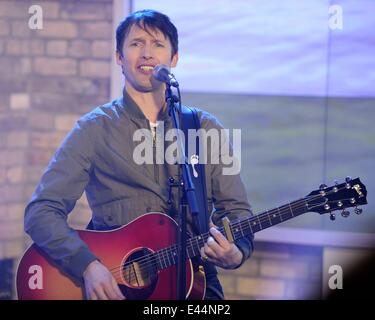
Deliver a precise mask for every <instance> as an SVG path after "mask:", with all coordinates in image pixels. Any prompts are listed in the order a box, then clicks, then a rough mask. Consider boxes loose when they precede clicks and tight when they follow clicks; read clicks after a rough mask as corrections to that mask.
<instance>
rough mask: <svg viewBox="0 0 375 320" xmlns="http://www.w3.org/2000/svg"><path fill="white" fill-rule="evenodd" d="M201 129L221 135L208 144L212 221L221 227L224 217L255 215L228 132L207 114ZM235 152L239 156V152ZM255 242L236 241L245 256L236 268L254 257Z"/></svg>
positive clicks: (230, 218)
mask: <svg viewBox="0 0 375 320" xmlns="http://www.w3.org/2000/svg"><path fill="white" fill-rule="evenodd" d="M201 125H202V128H205V129H206V130H208V132H209V130H211V129H214V130H216V131H217V132H218V136H216V138H215V134H213V135H210V134H209V135H210V137H211V145H209V144H208V148H207V151H208V152H207V155H208V158H207V163H208V164H209V166H208V168H210V169H211V170H210V172H211V183H210V184H211V189H212V201H213V205H214V211H213V213H212V216H211V219H212V222H213V223H214V224H215V225H217V226H220V227H221V226H222V221H221V219H222V218H223V217H225V216H226V217H228V219H229V220H231V221H233V220H237V219H240V218H244V217H248V216H250V215H253V213H252V211H251V206H250V204H249V201H248V199H247V193H246V189H245V186H244V184H243V182H242V179H241V176H240V169H241V163H240V161H241V159H238V158H237V157H236V154H235V153H233V146H232V143H230V141H229V137H228V135H227V134H228V132H226V131H225V130H223V129H224V127H223V125H222V124H221V123H220V122H219V121H218V120H217V119H216V118H215V117H213V116H212V115H210V114H208V113H206V112H203V113H202V115H201ZM212 137H213V138H212ZM217 137H218V138H217ZM207 141H208V140H207ZM237 147H238V146H237ZM234 151H235V152H236V151H237V150H234ZM239 157H240V154H239ZM253 240H254V236H253V235H249V236H247V237H243V238H240V239H237V240H235V244H236V245H237V247H238V248H239V249H240V250H241V252H242V254H243V258H242V261H241V263H240V264H239V265H238V266H237V268H239V267H240V266H241V265H242V264H243V263H244V262H245V260H246V259H248V258H249V257H250V256H251V254H252V252H253V249H254V245H253Z"/></svg>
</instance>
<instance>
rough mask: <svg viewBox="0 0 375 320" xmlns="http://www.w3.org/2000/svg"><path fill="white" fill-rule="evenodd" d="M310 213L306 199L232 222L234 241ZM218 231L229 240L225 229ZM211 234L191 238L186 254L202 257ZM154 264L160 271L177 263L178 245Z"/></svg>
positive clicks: (159, 255)
mask: <svg viewBox="0 0 375 320" xmlns="http://www.w3.org/2000/svg"><path fill="white" fill-rule="evenodd" d="M308 211H309V208H308V203H307V200H306V199H305V198H303V199H300V200H296V201H293V202H290V203H288V204H285V205H283V206H281V207H277V208H275V209H272V210H267V211H264V212H262V213H259V214H257V215H253V216H249V217H246V218H244V219H241V220H236V221H232V222H231V223H230V229H231V232H232V236H233V239H234V241H236V240H238V239H241V238H243V237H246V236H250V235H252V234H254V233H256V232H258V231H261V230H264V229H267V228H269V227H272V226H275V225H277V224H279V223H282V222H284V221H286V220H289V219H292V218H294V217H297V216H299V215H301V214H303V213H306V212H308ZM218 230H219V231H220V232H221V233H222V234H223V235H224V237H226V238H227V236H226V233H225V231H224V228H223V227H221V228H218ZM210 235H211V234H210V233H209V232H207V233H203V234H201V235H199V236H195V237H193V238H189V239H188V240H187V245H186V253H187V256H188V257H189V258H193V257H195V256H198V255H200V248H201V247H203V246H204V244H205V242H206V241H207V239H208V237H209V236H210ZM153 259H154V262H155V264H156V266H157V268H158V269H159V270H161V269H165V268H168V267H170V266H172V265H174V264H176V263H177V245H176V244H175V245H173V246H170V247H167V248H164V249H162V250H159V251H157V252H155V253H154V254H153Z"/></svg>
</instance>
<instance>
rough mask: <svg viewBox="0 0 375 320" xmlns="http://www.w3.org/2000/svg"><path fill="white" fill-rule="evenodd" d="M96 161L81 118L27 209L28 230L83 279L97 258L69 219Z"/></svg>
mask: <svg viewBox="0 0 375 320" xmlns="http://www.w3.org/2000/svg"><path fill="white" fill-rule="evenodd" d="M92 161H93V143H92V142H91V140H90V136H89V134H88V132H87V131H86V129H85V128H84V126H83V122H81V121H78V122H77V124H76V125H75V127H74V128H73V129H72V130H71V132H70V133H69V134H68V135H67V137H66V138H65V140H64V141H63V143H62V145H61V146H60V147H59V149H58V150H57V151H56V153H55V154H54V156H53V158H52V160H51V161H50V163H49V165H48V167H47V169H46V171H45V172H44V174H43V176H42V178H41V180H40V182H39V184H38V186H37V188H36V191H35V192H34V194H33V196H32V198H31V201H30V202H29V204H28V205H27V207H26V209H25V231H26V233H28V234H29V235H30V237H31V238H32V240H33V241H34V242H35V243H36V244H37V245H38V246H39V247H40V248H41V249H42V250H43V251H44V252H45V253H47V255H49V256H50V257H51V258H52V259H53V260H54V261H55V262H56V263H57V264H58V265H59V266H60V267H61V268H62V269H63V271H65V272H66V273H68V274H69V275H70V276H71V277H73V278H74V279H75V280H76V281H78V282H80V283H82V281H83V278H82V275H83V272H84V270H85V269H86V267H87V266H88V264H89V263H90V262H92V261H94V260H96V259H97V257H96V256H95V255H93V253H91V252H90V250H89V248H88V247H87V245H86V244H85V243H84V242H83V241H82V240H81V238H80V237H79V235H78V233H77V232H76V231H75V230H73V229H72V228H70V227H69V226H68V223H67V217H68V214H69V213H70V212H71V211H72V210H73V208H74V206H75V203H76V201H77V200H78V199H79V198H80V197H81V195H82V193H83V191H84V189H85V187H86V185H87V183H88V181H89V174H90V168H91V166H92Z"/></svg>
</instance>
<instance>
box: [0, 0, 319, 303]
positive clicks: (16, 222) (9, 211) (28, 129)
mask: <svg viewBox="0 0 375 320" xmlns="http://www.w3.org/2000/svg"><path fill="white" fill-rule="evenodd" d="M32 4H34V1H20V0H17V1H0V195H1V196H0V270H1V271H2V272H1V275H0V277H1V279H0V299H5V298H10V297H11V296H12V295H13V297H14V292H13V293H12V292H11V287H12V286H11V283H12V270H14V269H15V267H16V263H17V259H18V258H19V257H20V255H21V254H22V253H23V251H24V248H25V247H26V245H27V244H28V243H29V239H28V238H27V237H26V236H25V235H24V232H23V213H24V207H25V205H26V203H27V201H28V200H29V199H30V196H31V194H32V192H33V191H34V189H35V186H36V184H37V182H38V180H39V179H40V176H41V174H42V172H43V170H44V169H45V167H46V165H47V164H48V161H49V160H50V158H51V156H52V154H53V153H54V151H55V150H56V148H57V147H58V145H59V144H60V143H61V141H62V139H63V137H64V136H65V135H66V133H67V132H68V131H69V130H70V129H71V127H72V125H73V124H74V122H75V121H76V120H77V118H78V117H79V116H81V115H82V114H84V113H86V112H88V111H89V110H91V109H92V108H93V107H94V106H96V105H99V104H101V103H103V102H106V101H108V100H109V96H110V60H111V55H112V53H113V45H112V42H111V39H113V34H112V6H113V4H112V0H95V1H94V0H92V1H90V0H87V1H86V0H84V1H38V4H39V5H41V6H42V8H43V18H44V22H43V30H30V29H29V28H28V20H29V17H30V15H29V14H28V8H29V7H30V6H31V5H32ZM89 214H90V212H89V210H88V208H87V203H86V201H85V197H83V198H82V199H81V200H80V201H79V203H78V204H77V206H76V208H75V210H74V212H73V213H72V215H71V217H70V223H71V225H72V226H73V227H76V228H84V227H85V225H86V223H87V221H88V219H89ZM320 271H321V251H320V249H318V248H310V247H299V246H286V245H271V244H266V243H257V245H256V251H255V253H254V255H253V257H252V259H251V260H249V261H247V262H246V263H245V265H244V266H243V267H242V268H241V269H239V270H235V271H220V278H221V280H222V282H223V286H224V289H225V292H226V296H227V298H229V299H270V298H275V299H289V298H298V297H307V296H308V295H309V294H310V293H312V294H315V292H318V291H319V290H320V287H319V286H320V281H321V279H320Z"/></svg>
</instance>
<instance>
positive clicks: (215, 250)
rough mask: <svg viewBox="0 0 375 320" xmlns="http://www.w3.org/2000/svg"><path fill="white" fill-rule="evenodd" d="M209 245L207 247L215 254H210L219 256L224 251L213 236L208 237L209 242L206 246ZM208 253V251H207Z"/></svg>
mask: <svg viewBox="0 0 375 320" xmlns="http://www.w3.org/2000/svg"><path fill="white" fill-rule="evenodd" d="M206 245H207V247H208V248H209V252H210V253H211V252H212V253H213V254H209V256H210V257H211V256H214V257H217V256H218V255H220V254H221V253H222V252H223V249H222V248H221V247H220V245H219V244H218V243H217V242H216V241H215V239H214V238H213V237H211V236H210V237H208V239H207V243H206V244H205V246H206ZM206 253H207V251H206Z"/></svg>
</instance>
